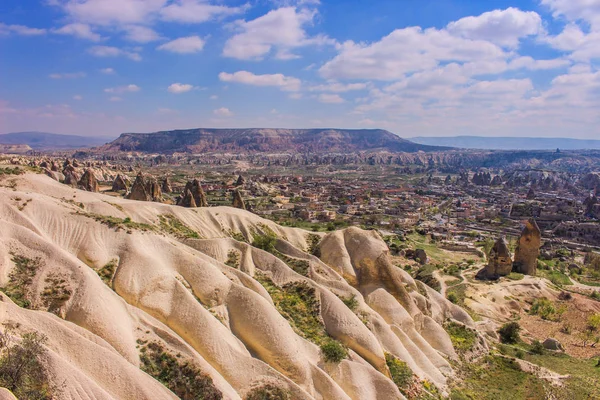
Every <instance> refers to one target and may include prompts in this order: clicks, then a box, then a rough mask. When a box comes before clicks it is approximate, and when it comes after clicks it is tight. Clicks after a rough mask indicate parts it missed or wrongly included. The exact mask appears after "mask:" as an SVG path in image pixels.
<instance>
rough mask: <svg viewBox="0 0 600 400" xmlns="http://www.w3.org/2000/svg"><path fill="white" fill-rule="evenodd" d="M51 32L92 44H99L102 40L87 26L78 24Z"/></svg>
mask: <svg viewBox="0 0 600 400" xmlns="http://www.w3.org/2000/svg"><path fill="white" fill-rule="evenodd" d="M52 32H53V33H56V34H58V35H71V36H75V37H78V38H80V39H87V40H91V41H92V42H99V41H100V40H102V36H100V35H99V34H97V33H94V32H93V31H92V28H91V27H90V26H89V25H87V24H82V23H79V22H75V23H72V24H68V25H65V26H63V27H62V28H59V29H55V30H53V31H52Z"/></svg>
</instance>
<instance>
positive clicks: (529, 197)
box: [527, 187, 535, 200]
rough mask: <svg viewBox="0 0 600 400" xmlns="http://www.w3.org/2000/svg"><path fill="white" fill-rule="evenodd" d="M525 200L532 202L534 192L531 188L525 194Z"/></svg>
mask: <svg viewBox="0 0 600 400" xmlns="http://www.w3.org/2000/svg"><path fill="white" fill-rule="evenodd" d="M527 199H528V200H534V199H535V191H534V190H533V188H532V187H531V188H529V192H527Z"/></svg>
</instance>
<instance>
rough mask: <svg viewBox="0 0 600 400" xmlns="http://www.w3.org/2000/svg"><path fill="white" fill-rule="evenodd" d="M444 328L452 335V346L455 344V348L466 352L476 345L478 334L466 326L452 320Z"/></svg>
mask: <svg viewBox="0 0 600 400" xmlns="http://www.w3.org/2000/svg"><path fill="white" fill-rule="evenodd" d="M444 328H445V329H446V332H448V335H450V340H451V341H452V346H454V349H455V350H457V351H459V352H465V351H469V350H471V349H472V348H473V346H475V343H476V342H477V334H476V333H475V332H473V331H472V330H471V329H469V328H467V327H466V326H464V325H461V324H457V323H456V322H450V323H448V324H446V325H445V326H444Z"/></svg>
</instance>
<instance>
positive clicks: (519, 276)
mask: <svg viewBox="0 0 600 400" xmlns="http://www.w3.org/2000/svg"><path fill="white" fill-rule="evenodd" d="M506 277H507V278H508V279H510V280H511V281H520V280H521V279H523V278H525V275H523V274H520V273H518V272H511V273H510V274H508V275H506Z"/></svg>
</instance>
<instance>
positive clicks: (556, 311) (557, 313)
mask: <svg viewBox="0 0 600 400" xmlns="http://www.w3.org/2000/svg"><path fill="white" fill-rule="evenodd" d="M566 310H567V308H566V306H564V305H561V306H559V307H558V308H556V307H555V306H554V304H553V303H552V302H551V301H550V300H548V299H546V298H541V299H536V300H535V301H534V302H533V304H532V305H531V309H530V310H529V314H531V315H539V316H540V317H541V318H542V319H544V320H547V321H558V320H560V317H561V316H562V314H564V312H565V311H566Z"/></svg>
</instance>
